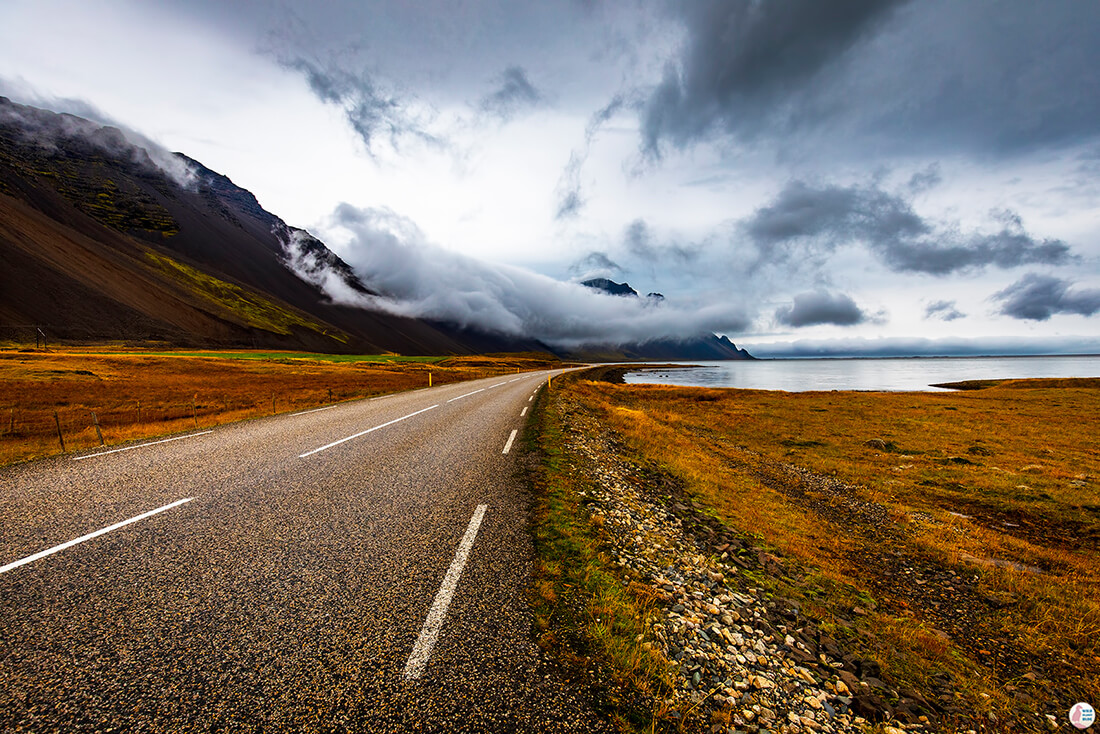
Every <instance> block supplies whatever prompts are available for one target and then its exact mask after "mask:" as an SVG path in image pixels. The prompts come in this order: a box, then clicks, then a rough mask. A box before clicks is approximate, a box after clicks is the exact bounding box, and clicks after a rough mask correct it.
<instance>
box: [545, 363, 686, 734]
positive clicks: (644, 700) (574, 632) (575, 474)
mask: <svg viewBox="0 0 1100 734" xmlns="http://www.w3.org/2000/svg"><path fill="white" fill-rule="evenodd" d="M559 380H560V381H561V382H560V383H559V382H555V383H553V385H552V387H551V388H550V391H547V390H543V391H542V392H540V393H539V396H538V398H537V401H536V403H535V406H534V408H533V410H532V414H531V419H530V422H529V423H528V426H527V429H526V431H525V441H526V455H527V457H528V466H527V477H528V480H529V482H530V485H531V487H532V489H533V494H534V497H535V507H534V516H533V531H532V532H533V536H534V543H535V552H536V556H537V561H536V569H535V582H534V586H533V588H532V590H531V601H532V605H533V607H534V612H535V627H536V629H535V632H536V635H537V638H538V642H539V644H540V645H541V646H542V647H543V648H544V649H545V650H547V651H548V652H549V653H550V654H551V655H553V656H554V657H555V658H556V659H557V660H558V661H559V662H560V663H561V664H562V665H563V666H564V668H565V671H566V673H567V674H568V675H569V676H570V677H572V678H573V679H574V680H575V682H577V683H578V684H581V685H585V686H588V687H590V689H591V690H592V695H593V698H594V701H593V703H594V705H595V706H596V707H597V709H599V710H602V712H603V713H604V714H605V715H607V716H608V717H609V718H610V720H611V721H612V722H613V723H614V724H615V725H616V726H617V728H618V729H619V730H620V731H623V732H648V731H666V730H668V731H672V730H675V728H674V727H673V726H672V725H671V722H672V721H673V720H674V719H673V718H672V717H673V716H678V713H677V712H674V711H672V710H670V709H669V708H668V707H667V705H666V704H665V703H664V700H665V698H666V697H667V695H668V692H669V690H670V686H671V682H670V681H671V679H670V675H669V673H670V670H669V663H668V661H667V660H666V659H665V658H664V656H663V655H661V654H660V653H659V652H658V651H656V650H654V649H652V647H651V646H650V645H648V644H643V638H644V635H645V632H646V624H645V620H646V619H647V617H649V616H650V614H651V613H652V612H653V611H654V609H655V605H656V602H657V597H656V596H655V595H654V594H653V592H652V590H650V589H648V588H645V587H643V586H640V585H639V584H624V583H623V581H622V580H621V574H619V573H617V569H616V568H615V567H614V565H613V564H612V562H611V559H610V558H609V557H608V555H607V554H606V552H605V550H604V546H605V542H604V541H605V538H604V537H603V536H602V530H601V526H600V524H599V523H598V522H597V521H595V520H594V519H593V517H592V515H591V513H590V512H589V511H588V510H587V508H586V506H585V502H584V500H585V497H586V495H588V494H589V493H590V492H591V490H592V489H593V485H592V477H591V475H590V474H587V473H586V472H585V471H584V470H583V462H581V461H580V460H579V457H577V456H575V455H573V454H572V453H571V452H569V451H568V450H567V448H566V445H565V441H564V440H563V439H564V437H563V435H562V430H563V425H562V416H561V414H560V411H561V405H560V403H558V402H556V401H554V400H552V399H550V398H549V397H548V395H549V394H552V393H553V392H554V391H556V390H558V389H562V388H559V387H558V385H559V384H562V385H566V384H569V383H571V381H572V380H571V378H570V377H563V378H559ZM565 389H568V388H565Z"/></svg>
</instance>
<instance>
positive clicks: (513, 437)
mask: <svg viewBox="0 0 1100 734" xmlns="http://www.w3.org/2000/svg"><path fill="white" fill-rule="evenodd" d="M515 440H516V429H515V428H513V429H512V433H511V434H509V436H508V441H507V442H506V443H505V444H504V450H503V451H501V452H500V453H502V454H506V453H508V452H509V451H511V450H512V442H513V441H515Z"/></svg>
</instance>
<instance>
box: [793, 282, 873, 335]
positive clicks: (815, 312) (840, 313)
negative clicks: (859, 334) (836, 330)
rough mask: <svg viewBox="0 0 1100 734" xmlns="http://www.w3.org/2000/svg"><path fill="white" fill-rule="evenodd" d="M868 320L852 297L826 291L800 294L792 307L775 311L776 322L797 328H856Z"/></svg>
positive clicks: (795, 298)
mask: <svg viewBox="0 0 1100 734" xmlns="http://www.w3.org/2000/svg"><path fill="white" fill-rule="evenodd" d="M866 319H867V316H866V314H864V313H863V309H861V308H860V307H859V306H857V305H856V302H855V301H853V300H852V297H851V296H849V295H847V294H844V293H828V292H826V291H811V292H809V293H799V294H798V295H797V296H795V297H794V302H793V303H792V304H791V305H789V306H780V307H779V308H778V309H776V311H775V320H776V321H778V322H779V323H781V324H784V325H786V326H793V327H796V328H797V327H800V326H817V325H819V324H834V325H836V326H854V325H855V324H861V323H863V322H864V321H865V320H866Z"/></svg>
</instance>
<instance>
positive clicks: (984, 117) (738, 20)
mask: <svg viewBox="0 0 1100 734" xmlns="http://www.w3.org/2000/svg"><path fill="white" fill-rule="evenodd" d="M668 7H669V8H670V11H669V12H670V13H672V14H673V15H674V16H675V18H676V19H677V20H679V21H680V22H681V24H682V26H683V29H684V31H685V39H684V43H683V44H682V46H681V48H680V50H679V51H678V53H677V54H676V56H675V57H674V58H672V59H670V60H669V63H668V66H667V67H666V71H665V74H664V76H663V78H662V79H661V81H660V82H659V83H658V84H657V85H656V86H655V87H654V88H652V90H651V91H650V93H649V97H648V101H647V103H646V106H645V110H644V113H643V115H642V120H641V122H642V147H643V149H644V150H645V151H647V152H648V153H649V154H650V155H656V156H659V155H660V148H661V145H662V143H668V144H672V145H673V146H677V147H684V146H687V145H690V144H692V143H694V142H697V141H699V140H705V139H709V138H712V137H715V136H732V137H733V138H735V139H739V140H742V141H745V140H749V139H753V138H759V137H762V138H770V139H774V140H776V141H780V140H781V141H783V143H784V145H785V148H787V149H789V148H790V147H791V146H792V145H798V144H800V143H805V144H806V145H807V146H814V145H819V144H821V143H822V142H826V141H827V142H828V143H829V144H830V146H838V145H840V146H843V145H846V144H847V145H854V146H857V147H854V148H853V149H854V150H855V151H856V152H857V154H858V152H859V151H861V150H867V149H873V150H876V151H877V152H878V153H882V152H884V151H885V150H894V151H898V152H904V153H905V154H912V153H913V152H914V151H916V150H923V151H925V152H934V151H948V150H950V151H955V150H967V151H983V152H994V153H1003V152H1012V151H1026V150H1032V149H1035V148H1040V147H1049V146H1061V145H1074V144H1076V143H1079V142H1082V141H1084V140H1088V139H1095V138H1096V136H1097V132H1098V131H1097V126H1096V120H1097V119H1098V118H1100V74H1098V73H1097V69H1098V68H1100V44H1098V43H1096V28H1097V27H1100V3H1095V2H1077V1H1076V0H1052V1H1051V2H1044V3H1035V2H1032V1H1031V0H1012V1H1010V2H1004V1H1001V2H997V1H994V0H973V1H972V2H965V3H959V2H952V1H951V0H923V1H922V2H908V1H906V0H878V1H876V0H849V1H846V2H818V1H817V0H774V1H770V2H753V0H732V1H731V0H706V1H702V2H690V3H670V4H669V6H668ZM811 133H819V134H820V135H818V136H816V137H814V136H811V135H810V134H811ZM867 142H872V143H873V144H874V145H873V148H869V147H868V146H867V145H866V144H865V143H867Z"/></svg>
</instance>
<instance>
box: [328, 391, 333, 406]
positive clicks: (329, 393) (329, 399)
mask: <svg viewBox="0 0 1100 734" xmlns="http://www.w3.org/2000/svg"><path fill="white" fill-rule="evenodd" d="M328 401H329V402H330V403H331V402H332V388H331V387H330V388H329V389H328Z"/></svg>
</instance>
